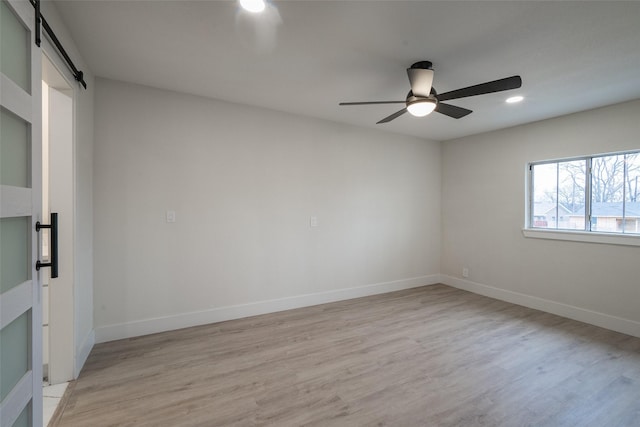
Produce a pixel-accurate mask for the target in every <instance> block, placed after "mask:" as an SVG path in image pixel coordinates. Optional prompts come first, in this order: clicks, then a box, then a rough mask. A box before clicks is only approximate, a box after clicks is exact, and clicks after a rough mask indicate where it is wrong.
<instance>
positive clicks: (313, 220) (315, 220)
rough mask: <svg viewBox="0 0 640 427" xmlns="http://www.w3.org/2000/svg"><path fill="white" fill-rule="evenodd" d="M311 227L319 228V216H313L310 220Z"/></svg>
mask: <svg viewBox="0 0 640 427" xmlns="http://www.w3.org/2000/svg"><path fill="white" fill-rule="evenodd" d="M309 225H310V226H311V227H317V226H318V217H317V216H312V217H311V218H309Z"/></svg>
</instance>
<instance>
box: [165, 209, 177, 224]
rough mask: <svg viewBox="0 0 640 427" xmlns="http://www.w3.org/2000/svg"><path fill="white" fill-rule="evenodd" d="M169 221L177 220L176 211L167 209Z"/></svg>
mask: <svg viewBox="0 0 640 427" xmlns="http://www.w3.org/2000/svg"><path fill="white" fill-rule="evenodd" d="M167 222H176V211H167Z"/></svg>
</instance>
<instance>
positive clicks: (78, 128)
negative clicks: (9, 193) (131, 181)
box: [41, 2, 95, 377]
mask: <svg viewBox="0 0 640 427" xmlns="http://www.w3.org/2000/svg"><path fill="white" fill-rule="evenodd" d="M41 11H42V14H43V15H44V17H45V18H46V19H47V22H48V23H49V25H50V26H51V27H52V28H53V30H54V31H55V33H56V36H57V37H58V39H59V40H60V41H61V42H62V45H63V46H64V48H65V50H66V51H67V53H68V54H69V56H70V57H71V59H72V60H73V62H74V63H75V65H76V66H77V67H78V69H80V70H82V71H83V72H84V80H85V81H86V82H87V86H88V88H87V90H85V89H81V88H80V86H79V84H75V85H74V129H73V132H74V173H75V175H74V189H75V224H74V231H73V235H74V260H75V265H74V268H75V275H74V279H75V283H74V288H73V299H74V332H73V335H74V339H73V340H74V357H75V361H74V364H75V376H76V377H77V375H78V374H79V372H80V369H81V368H82V366H83V364H84V361H85V360H86V358H87V356H88V355H89V352H90V351H91V348H92V347H93V343H94V331H93V111H94V110H93V108H94V90H95V86H94V78H93V74H92V73H91V70H90V69H89V68H88V67H87V64H86V63H85V62H84V60H83V59H82V56H81V55H80V52H79V51H78V49H77V47H76V45H75V43H74V41H73V39H72V37H71V35H70V34H69V32H68V30H67V28H66V26H65V24H64V22H63V21H62V19H61V18H60V15H59V14H58V11H57V9H56V7H55V5H54V4H53V2H42V3H41ZM42 38H43V44H42V47H43V51H44V53H45V54H47V56H48V58H50V59H51V61H52V62H53V63H54V65H56V67H57V69H58V70H60V71H61V72H63V73H64V74H65V77H66V78H67V79H68V80H69V81H70V82H74V79H73V77H72V76H71V73H70V72H69V70H68V68H67V67H66V65H65V63H64V61H62V60H61V58H60V57H59V55H58V54H57V51H56V49H55V47H54V46H53V44H52V43H50V42H49V41H48V39H47V38H46V37H45V36H44V34H43V37H42ZM54 345H55V343H54Z"/></svg>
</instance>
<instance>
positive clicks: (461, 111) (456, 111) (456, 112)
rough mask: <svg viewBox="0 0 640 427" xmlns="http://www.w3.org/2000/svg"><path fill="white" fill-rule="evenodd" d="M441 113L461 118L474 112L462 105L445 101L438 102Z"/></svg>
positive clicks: (437, 107)
mask: <svg viewBox="0 0 640 427" xmlns="http://www.w3.org/2000/svg"><path fill="white" fill-rule="evenodd" d="M435 111H437V112H438V113H440V114H444V115H445V116H449V117H453V118H454V119H461V118H463V117H464V116H466V115H468V114H471V113H473V111H471V110H468V109H466V108H462V107H456V106H455V105H451V104H445V103H444V102H438V105H437V106H436V110H435Z"/></svg>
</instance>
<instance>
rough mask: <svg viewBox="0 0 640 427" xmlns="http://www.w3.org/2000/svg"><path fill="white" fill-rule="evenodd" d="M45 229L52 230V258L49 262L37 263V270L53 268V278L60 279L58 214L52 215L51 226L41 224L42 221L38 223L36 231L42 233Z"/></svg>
mask: <svg viewBox="0 0 640 427" xmlns="http://www.w3.org/2000/svg"><path fill="white" fill-rule="evenodd" d="M43 228H49V229H51V233H50V238H51V257H50V260H49V262H41V261H40V260H38V261H36V270H40V268H41V267H51V278H52V279H55V278H56V277H58V213H57V212H56V213H54V212H52V213H51V223H50V224H40V221H38V222H36V231H40V230H41V229H43Z"/></svg>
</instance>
